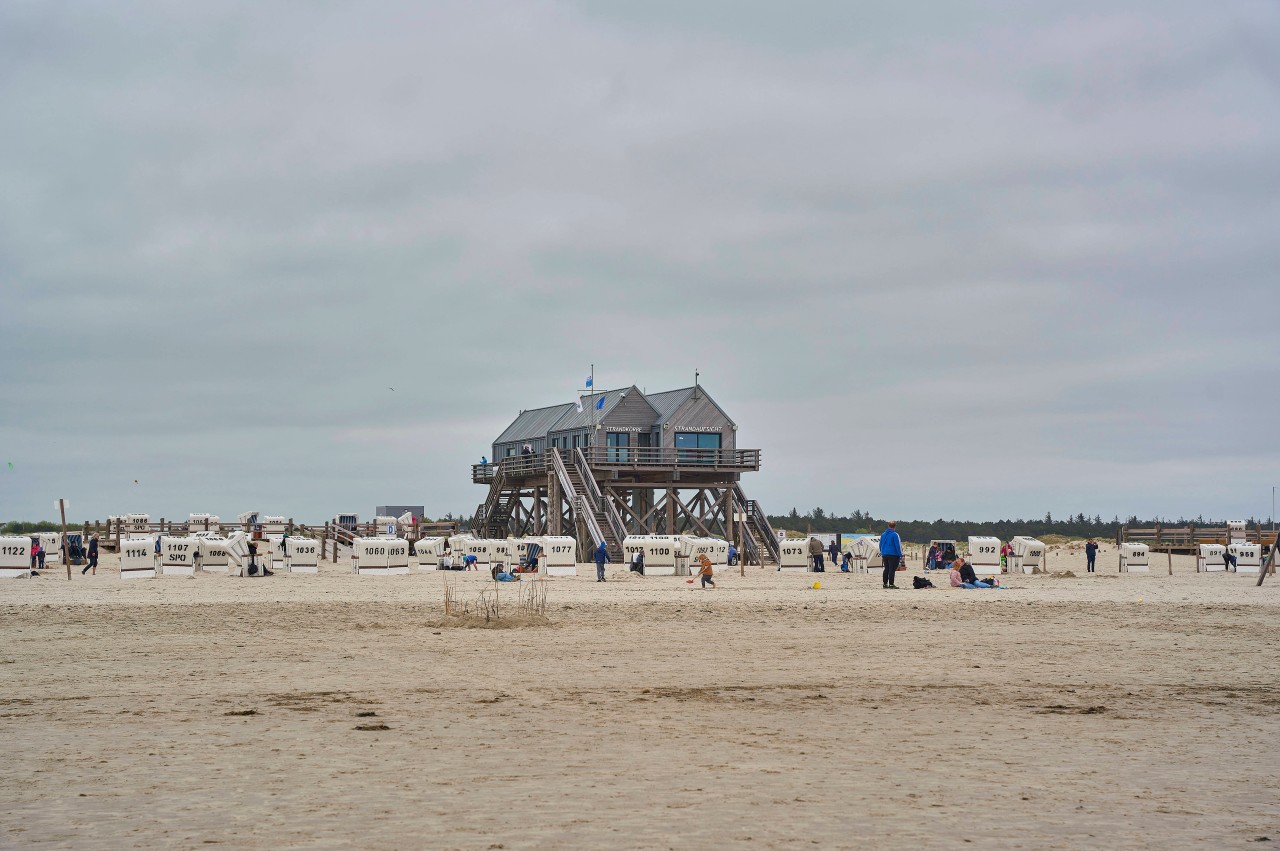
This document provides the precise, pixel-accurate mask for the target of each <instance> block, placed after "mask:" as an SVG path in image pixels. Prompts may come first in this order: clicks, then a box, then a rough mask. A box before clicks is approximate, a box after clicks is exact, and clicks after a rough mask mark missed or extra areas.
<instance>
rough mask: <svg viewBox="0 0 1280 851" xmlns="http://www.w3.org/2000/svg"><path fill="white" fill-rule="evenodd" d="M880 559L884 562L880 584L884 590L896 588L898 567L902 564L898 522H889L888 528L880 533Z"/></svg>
mask: <svg viewBox="0 0 1280 851" xmlns="http://www.w3.org/2000/svg"><path fill="white" fill-rule="evenodd" d="M880 558H881V559H882V560H883V561H884V575H883V576H882V577H881V580H880V581H881V582H882V583H883V584H884V587H885V588H897V587H898V586H897V585H895V584H894V580H895V579H896V578H897V576H898V565H899V564H901V563H902V539H901V538H899V537H898V521H897V520H890V521H889V528H888V529H885V530H884V531H883V532H881V533H880Z"/></svg>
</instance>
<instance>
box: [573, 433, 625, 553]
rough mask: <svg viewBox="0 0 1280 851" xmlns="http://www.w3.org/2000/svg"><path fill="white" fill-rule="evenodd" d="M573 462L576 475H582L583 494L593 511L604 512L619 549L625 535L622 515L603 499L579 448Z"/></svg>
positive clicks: (589, 466) (585, 457)
mask: <svg viewBox="0 0 1280 851" xmlns="http://www.w3.org/2000/svg"><path fill="white" fill-rule="evenodd" d="M573 463H574V466H575V467H577V469H578V475H579V476H581V477H582V483H583V486H584V489H585V490H586V493H585V494H584V496H586V498H587V501H588V502H589V503H591V504H592V505H591V507H592V509H593V510H594V511H598V512H600V513H602V514H604V519H605V521H606V522H607V523H608V524H609V529H610V530H611V531H612V532H613V537H614V540H615V541H617V543H618V549H619V550H621V549H622V542H623V541H624V540H626V537H627V526H626V524H625V523H623V522H622V515H621V514H619V513H618V509H616V508H614V506H613V503H612V502H610V501H609V500H607V499H605V498H604V494H603V493H601V492H600V485H599V484H597V483H596V477H595V476H594V475H593V474H592V472H591V465H590V464H588V463H587V456H586V454H585V453H583V451H582V449H581V448H579V449H578V451H577V452H575V453H573ZM602 540H603V539H602Z"/></svg>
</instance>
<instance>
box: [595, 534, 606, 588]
mask: <svg viewBox="0 0 1280 851" xmlns="http://www.w3.org/2000/svg"><path fill="white" fill-rule="evenodd" d="M608 560H609V548H608V547H607V546H605V543H604V541H601V542H600V546H598V547H596V582H604V563H605V562H607V561H608Z"/></svg>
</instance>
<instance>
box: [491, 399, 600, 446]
mask: <svg viewBox="0 0 1280 851" xmlns="http://www.w3.org/2000/svg"><path fill="white" fill-rule="evenodd" d="M584 404H585V403H584ZM570 411H572V412H573V413H575V414H576V413H577V410H576V409H575V407H574V406H573V404H572V403H570V404H565V405H551V406H550V407H547V408H534V409H533V410H532V411H522V412H521V413H520V416H518V417H516V420H515V422H513V423H512V424H511V425H509V426H507V430H506V431H504V432H503V433H502V434H500V435H498V439H497V440H495V441H494V443H495V444H498V443H518V442H519V441H522V440H536V439H537V438H540V437H546V436H547V432H548V431H550V430H551V427H552V426H554V425H555V424H556V421H557V420H559V419H561V418H562V417H564V415H565V414H567V413H569V412H570Z"/></svg>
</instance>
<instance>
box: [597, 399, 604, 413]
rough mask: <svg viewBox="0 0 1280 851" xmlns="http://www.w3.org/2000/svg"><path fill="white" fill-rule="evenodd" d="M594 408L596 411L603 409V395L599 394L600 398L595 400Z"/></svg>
mask: <svg viewBox="0 0 1280 851" xmlns="http://www.w3.org/2000/svg"><path fill="white" fill-rule="evenodd" d="M596 410H597V411H603V410H604V397H603V396H601V397H600V399H599V400H598V401H597V402H596Z"/></svg>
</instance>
